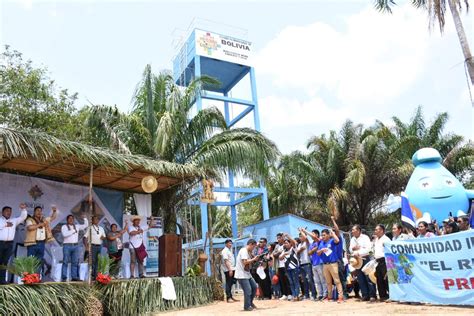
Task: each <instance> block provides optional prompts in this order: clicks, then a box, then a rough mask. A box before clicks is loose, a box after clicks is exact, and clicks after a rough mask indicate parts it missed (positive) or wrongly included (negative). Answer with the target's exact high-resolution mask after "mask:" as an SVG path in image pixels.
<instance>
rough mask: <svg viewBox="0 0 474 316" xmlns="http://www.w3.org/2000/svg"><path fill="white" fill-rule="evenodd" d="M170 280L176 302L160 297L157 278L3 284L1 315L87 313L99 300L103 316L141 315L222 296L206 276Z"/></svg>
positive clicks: (220, 291) (0, 290) (0, 304)
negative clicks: (93, 283)
mask: <svg viewBox="0 0 474 316" xmlns="http://www.w3.org/2000/svg"><path fill="white" fill-rule="evenodd" d="M173 282H174V287H175V290H176V296H177V299H176V301H166V300H164V299H163V298H162V296H161V284H160V281H159V279H140V280H127V281H124V280H123V281H122V280H121V281H112V282H110V283H109V284H108V285H107V286H97V287H95V286H94V287H92V288H91V287H89V286H88V284H87V283H44V284H37V285H30V286H24V285H16V284H12V285H4V286H0V315H38V316H40V315H41V316H50V315H51V316H52V315H89V313H88V312H90V307H91V306H95V305H94V304H96V303H99V302H101V303H102V307H103V310H104V314H105V315H122V316H126V315H144V314H147V313H151V312H159V311H165V310H173V309H185V308H190V307H193V306H198V305H204V304H209V303H211V302H213V301H214V300H215V299H216V298H221V297H223V296H222V295H223V294H222V285H220V284H218V283H216V282H215V281H214V280H212V279H211V278H209V277H206V276H195V277H182V278H173ZM95 308H97V307H95ZM98 312H99V311H98Z"/></svg>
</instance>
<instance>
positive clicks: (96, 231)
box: [84, 215, 106, 280]
mask: <svg viewBox="0 0 474 316" xmlns="http://www.w3.org/2000/svg"><path fill="white" fill-rule="evenodd" d="M91 220H92V225H91V226H89V228H88V229H87V231H86V234H85V235H84V237H85V238H87V240H89V238H90V241H91V254H89V256H92V280H95V278H96V277H97V266H98V263H99V254H100V251H101V249H102V240H104V239H105V238H106V235H105V231H104V229H103V228H102V227H101V226H99V217H98V216H96V215H94V216H92V219H91Z"/></svg>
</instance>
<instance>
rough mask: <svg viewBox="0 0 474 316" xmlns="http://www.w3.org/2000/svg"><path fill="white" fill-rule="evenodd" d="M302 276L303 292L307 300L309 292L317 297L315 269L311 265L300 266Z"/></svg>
mask: <svg viewBox="0 0 474 316" xmlns="http://www.w3.org/2000/svg"><path fill="white" fill-rule="evenodd" d="M300 276H301V278H302V279H303V287H302V289H303V292H304V295H305V297H306V298H309V292H311V293H312V294H313V298H315V297H316V288H315V286H314V278H313V267H312V266H311V263H304V264H302V265H301V266H300Z"/></svg>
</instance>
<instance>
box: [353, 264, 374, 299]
mask: <svg viewBox="0 0 474 316" xmlns="http://www.w3.org/2000/svg"><path fill="white" fill-rule="evenodd" d="M362 262H363V263H362V267H361V268H360V269H358V270H356V271H357V282H358V283H359V286H360V291H361V292H362V299H369V298H372V297H373V298H376V295H375V284H373V283H372V281H370V279H369V277H368V276H367V275H365V273H364V272H362V268H363V267H364V266H365V265H366V264H367V263H368V262H369V259H368V258H364V260H363V261H362Z"/></svg>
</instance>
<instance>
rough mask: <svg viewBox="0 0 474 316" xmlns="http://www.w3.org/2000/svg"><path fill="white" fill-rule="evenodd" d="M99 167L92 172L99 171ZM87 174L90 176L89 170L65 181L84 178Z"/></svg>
mask: <svg viewBox="0 0 474 316" xmlns="http://www.w3.org/2000/svg"><path fill="white" fill-rule="evenodd" d="M100 167H101V166H97V167H95V168H94V169H93V170H92V171H94V172H95V171H96V170H99V169H100ZM88 174H90V170H87V171H84V172H82V173H81V174H80V175H75V176H74V177H70V178H69V179H67V180H66V181H74V180H76V179H80V178H82V177H84V176H87V175H88Z"/></svg>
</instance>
